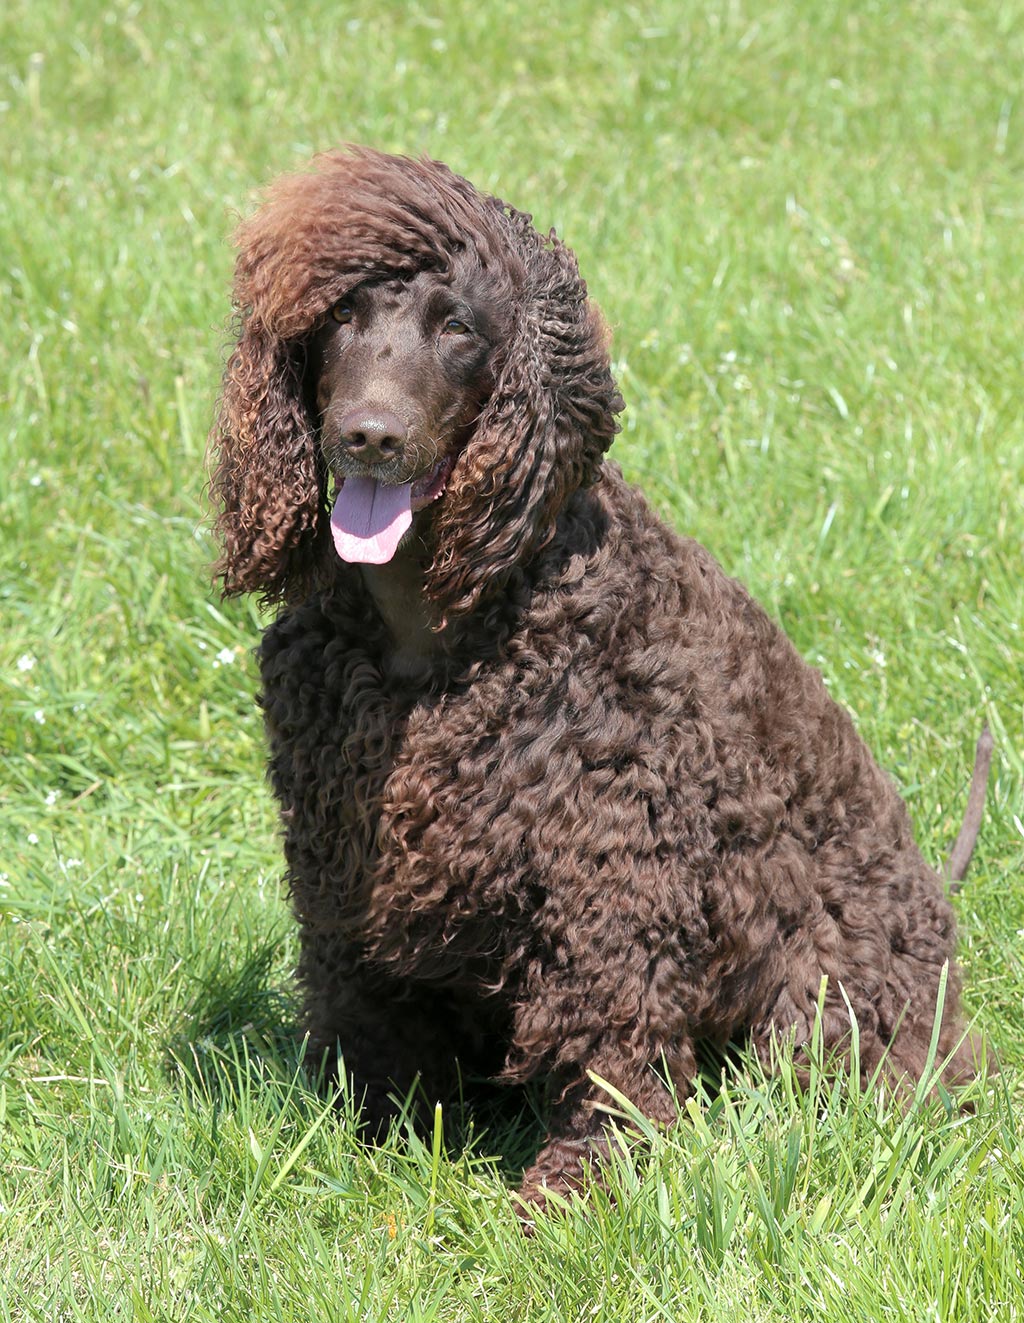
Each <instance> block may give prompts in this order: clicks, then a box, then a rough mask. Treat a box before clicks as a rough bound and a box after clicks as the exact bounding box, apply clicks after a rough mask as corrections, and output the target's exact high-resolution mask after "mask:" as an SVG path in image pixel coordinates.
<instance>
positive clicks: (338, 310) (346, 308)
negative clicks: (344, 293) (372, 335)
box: [331, 299, 355, 326]
mask: <svg viewBox="0 0 1024 1323" xmlns="http://www.w3.org/2000/svg"><path fill="white" fill-rule="evenodd" d="M354 315H355V313H354V310H353V308H352V304H351V303H349V301H348V299H342V300H341V301H340V302H339V303H336V304H335V305H334V307H333V308H332V309H331V316H332V317H333V318H334V320H335V321H336V322H340V323H341V324H342V326H347V325H348V323H349V322H350V321H351V320H352V318H353V316H354Z"/></svg>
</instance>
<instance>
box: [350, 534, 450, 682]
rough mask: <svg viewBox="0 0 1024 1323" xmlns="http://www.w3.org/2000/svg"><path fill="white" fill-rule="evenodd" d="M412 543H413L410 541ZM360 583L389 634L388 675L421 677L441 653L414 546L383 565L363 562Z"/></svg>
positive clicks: (429, 669)
mask: <svg viewBox="0 0 1024 1323" xmlns="http://www.w3.org/2000/svg"><path fill="white" fill-rule="evenodd" d="M414 545H415V544H414ZM361 568H362V575H363V582H364V583H365V584H366V587H367V589H368V591H369V593H370V596H371V597H372V598H373V601H374V604H375V605H376V607H377V610H378V611H379V612H380V616H381V619H382V620H383V622H384V624H385V626H386V627H387V631H388V634H389V635H390V637H391V648H390V650H389V652H388V654H387V655H386V656H385V658H384V666H385V669H386V670H387V671H388V673H389V674H391V675H394V676H398V677H400V678H403V679H420V678H425V677H426V676H427V675H429V673H430V672H431V671H433V670H434V668H435V666H436V665H437V663H438V661H439V660H440V658H441V657H442V655H443V653H444V646H443V644H442V642H441V639H440V637H439V635H438V633H437V631H436V630H435V629H433V628H432V626H433V625H434V623H435V619H434V615H433V614H432V612H431V609H430V604H429V602H428V601H427V598H426V594H425V593H424V581H425V571H424V564H423V561H422V560H421V558H420V555H419V554H417V550H416V549H410V550H408V551H406V550H404V549H403V550H400V551H399V552H398V553H397V554H396V555H395V557H394V559H392V560H390V561H389V562H388V563H387V564H386V565H363V566H362V567H361Z"/></svg>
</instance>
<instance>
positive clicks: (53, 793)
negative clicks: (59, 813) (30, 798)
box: [46, 790, 60, 808]
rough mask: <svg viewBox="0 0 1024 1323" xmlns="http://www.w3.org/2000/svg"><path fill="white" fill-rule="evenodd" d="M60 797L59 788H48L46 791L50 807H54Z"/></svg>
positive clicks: (47, 802)
mask: <svg viewBox="0 0 1024 1323" xmlns="http://www.w3.org/2000/svg"><path fill="white" fill-rule="evenodd" d="M58 799H60V791H59V790H48V791H47V792H46V804H47V807H48V808H53V806H54V804H56V802H57V800H58Z"/></svg>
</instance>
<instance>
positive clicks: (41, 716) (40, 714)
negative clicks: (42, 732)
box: [32, 707, 46, 726]
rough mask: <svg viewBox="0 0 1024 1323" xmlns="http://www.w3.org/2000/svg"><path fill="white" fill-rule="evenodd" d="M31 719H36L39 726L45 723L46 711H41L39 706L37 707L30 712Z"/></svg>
mask: <svg viewBox="0 0 1024 1323" xmlns="http://www.w3.org/2000/svg"><path fill="white" fill-rule="evenodd" d="M32 720H33V721H37V722H38V723H39V725H40V726H45V725H46V713H45V712H44V711H43V709H42V708H41V707H37V708H36V710H35V711H34V712H33V713H32Z"/></svg>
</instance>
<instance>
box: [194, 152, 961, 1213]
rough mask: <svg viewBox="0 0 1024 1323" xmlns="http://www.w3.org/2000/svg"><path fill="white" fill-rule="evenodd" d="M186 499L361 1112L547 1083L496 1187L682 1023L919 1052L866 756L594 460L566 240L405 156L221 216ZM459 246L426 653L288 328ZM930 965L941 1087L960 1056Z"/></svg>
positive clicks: (757, 621)
mask: <svg viewBox="0 0 1024 1323" xmlns="http://www.w3.org/2000/svg"><path fill="white" fill-rule="evenodd" d="M238 242H239V246H240V250H241V251H240V256H239V258H238V263H237V272H236V283H235V303H236V307H237V309H238V311H239V314H240V332H239V339H238V344H237V348H236V349H235V351H234V353H233V355H232V356H231V359H230V361H229V363H228V367H227V371H226V375H225V380H224V389H223V399H222V405H221V412H220V416H219V421H218V423H217V425H216V427H215V429H214V435H213V441H214V445H215V448H216V453H217V466H216V469H215V473H214V479H213V483H214V491H215V494H216V496H217V498H218V500H219V503H220V507H221V513H220V515H219V517H218V519H217V530H218V533H219V536H220V539H221V542H222V545H223V557H222V559H221V561H220V563H219V566H218V573H219V575H220V576H221V578H222V580H223V586H224V590H225V591H226V592H227V593H241V592H248V591H258V592H260V593H261V594H262V595H263V597H264V598H265V599H266V600H268V601H270V602H275V603H279V604H280V607H281V609H280V614H279V615H278V617H277V619H276V620H275V622H274V623H273V624H272V625H271V626H270V628H269V629H268V630H267V632H266V634H265V636H264V639H263V643H262V647H261V650H260V665H261V671H262V683H263V696H262V704H263V707H264V711H265V715H266V724H267V730H268V734H269V740H270V747H271V763H270V775H271V780H272V783H273V788H274V791H275V793H276V795H277V797H278V799H279V801H280V805H281V814H282V820H283V824H284V830H285V852H286V856H287V862H288V877H289V884H290V890H291V896H292V900H293V904H294V910H295V914H296V917H297V919H298V922H299V924H300V926H301V940H302V954H301V962H300V967H299V978H300V981H301V986H302V989H303V993H304V998H305V1012H304V1023H305V1027H306V1028H307V1029H308V1032H309V1035H310V1040H311V1044H312V1049H313V1051H314V1053H317V1054H323V1053H325V1052H326V1053H334V1052H336V1051H338V1050H339V1049H340V1053H341V1055H342V1057H343V1060H344V1067H345V1069H346V1071H347V1072H349V1074H350V1076H351V1077H352V1080H353V1083H354V1086H355V1087H356V1088H357V1089H358V1091H359V1093H360V1095H361V1096H362V1097H363V1100H364V1102H363V1106H364V1117H365V1118H366V1120H367V1122H368V1124H370V1125H371V1126H375V1127H380V1126H383V1125H386V1124H387V1122H388V1120H389V1119H390V1118H391V1117H392V1116H393V1115H394V1114H395V1108H396V1102H395V1099H396V1098H401V1097H402V1095H403V1094H404V1093H405V1092H406V1091H407V1090H409V1089H411V1088H412V1087H413V1086H414V1085H415V1082H416V1081H417V1079H418V1080H419V1081H420V1083H421V1085H422V1088H423V1091H424V1092H425V1094H426V1096H427V1097H428V1098H429V1099H431V1100H432V1099H434V1098H442V1097H449V1096H450V1094H451V1090H452V1087H453V1080H454V1078H455V1074H454V1072H455V1066H456V1062H460V1063H461V1064H462V1065H463V1066H464V1067H468V1068H469V1069H471V1070H476V1071H481V1072H483V1073H484V1074H486V1075H488V1076H491V1077H494V1078H498V1079H500V1080H502V1081H522V1080H527V1079H532V1078H541V1079H544V1080H546V1081H547V1082H549V1083H550V1084H551V1086H552V1088H551V1090H550V1097H551V1100H552V1101H551V1109H550V1118H549V1133H548V1136H547V1140H546V1142H545V1145H544V1147H543V1149H542V1151H541V1153H540V1155H539V1156H538V1158H537V1160H536V1162H535V1163H534V1164H533V1166H532V1167H531V1168H530V1169H529V1170H528V1171H527V1172H526V1174H525V1177H524V1180H523V1186H522V1189H523V1193H524V1195H525V1196H526V1198H527V1199H533V1200H538V1199H542V1198H543V1192H544V1190H545V1189H552V1188H553V1189H556V1190H559V1191H562V1192H565V1191H566V1190H569V1189H572V1188H575V1187H576V1186H578V1184H579V1183H580V1180H581V1177H582V1175H583V1173H584V1170H585V1159H586V1155H587V1154H588V1153H589V1152H590V1151H591V1150H592V1149H593V1147H594V1146H595V1145H599V1144H600V1142H601V1133H602V1132H601V1120H600V1114H599V1113H598V1112H596V1111H595V1108H594V1104H595V1102H597V1101H599V1099H600V1096H601V1095H600V1091H599V1089H598V1088H597V1086H595V1085H594V1084H593V1083H592V1082H591V1081H590V1079H589V1078H588V1072H592V1073H594V1074H596V1075H597V1076H600V1077H601V1078H603V1079H605V1080H607V1081H610V1082H611V1083H612V1084H613V1085H615V1086H616V1087H617V1088H619V1089H620V1090H622V1091H623V1092H624V1093H625V1094H627V1095H629V1096H630V1097H631V1098H632V1099H634V1101H635V1102H636V1103H637V1104H638V1106H640V1107H641V1108H642V1109H643V1110H644V1111H645V1112H646V1113H647V1114H649V1115H650V1116H652V1117H654V1118H656V1119H659V1120H664V1121H669V1120H671V1119H672V1118H673V1117H674V1116H675V1111H674V1108H673V1105H672V1103H671V1100H670V1093H669V1091H668V1090H667V1089H666V1084H665V1079H664V1075H665V1073H666V1072H667V1075H668V1077H669V1078H670V1080H671V1083H672V1085H673V1086H674V1088H675V1090H676V1091H677V1092H678V1093H679V1094H681V1095H683V1094H685V1093H686V1092H687V1090H688V1089H689V1087H690V1083H691V1081H692V1079H693V1076H694V1074H695V1071H696V1058H695V1045H696V1043H697V1042H698V1040H702V1039H707V1040H714V1041H715V1042H717V1043H724V1042H726V1041H727V1040H730V1039H732V1038H733V1037H735V1036H737V1035H744V1036H746V1037H748V1038H749V1039H750V1040H751V1041H752V1042H753V1044H754V1046H755V1048H756V1049H757V1050H758V1051H759V1052H760V1053H762V1054H763V1055H764V1056H765V1057H766V1058H768V1057H770V1051H771V1044H772V1041H773V1038H774V1036H776V1035H783V1036H784V1035H787V1034H789V1035H792V1036H793V1037H794V1038H795V1041H796V1043H797V1044H798V1045H802V1044H807V1043H808V1042H809V1041H810V1038H811V1034H812V1026H813V1024H814V1020H815V1013H816V1008H817V1005H818V1001H819V993H820V990H821V985H822V980H823V979H826V980H827V983H826V986H825V992H824V1001H823V1018H822V1029H821V1032H822V1035H823V1039H824V1043H825V1046H826V1048H827V1049H830V1050H835V1051H836V1052H839V1053H841V1052H843V1051H845V1050H847V1049H848V1045H849V1042H850V1037H851V1025H850V1014H849V1010H848V1008H847V1005H846V1000H847V999H848V1001H849V1004H850V1006H851V1007H852V1009H853V1012H854V1013H855V1015H856V1020H857V1026H858V1032H859V1053H860V1067H861V1071H862V1073H863V1074H864V1076H868V1075H870V1074H871V1073H872V1072H873V1071H875V1069H876V1068H877V1067H879V1066H880V1065H881V1066H882V1070H883V1072H884V1074H885V1075H886V1077H887V1078H889V1079H890V1080H892V1081H898V1080H900V1079H901V1078H907V1077H909V1078H910V1079H911V1080H914V1079H917V1078H918V1077H919V1076H920V1075H921V1073H922V1071H923V1070H924V1068H925V1064H926V1058H927V1055H928V1048H929V1040H930V1037H931V1033H932V1027H933V1020H934V1016H935V1010H936V1003H937V996H938V992H939V986H940V978H941V976H942V973H943V970H944V968H946V967H947V965H951V962H952V960H953V954H954V944H955V934H954V920H953V913H952V910H951V907H950V904H949V902H948V900H947V899H946V896H945V894H944V890H943V887H942V884H941V882H940V880H939V878H938V876H937V875H936V873H935V872H933V870H932V869H931V868H930V867H929V866H928V865H927V864H926V863H925V862H924V860H923V859H922V857H921V855H920V853H919V852H918V850H917V848H916V846H915V844H914V841H913V837H912V832H911V826H910V822H909V819H908V814H907V811H906V809H905V807H904V804H903V803H902V801H901V799H900V797H899V795H898V794H897V792H896V790H895V788H894V786H893V784H892V783H891V781H890V780H889V779H888V777H887V776H886V775H885V774H884V773H883V772H881V771H880V770H879V768H878V767H877V765H876V764H875V762H874V761H873V760H872V758H871V755H870V754H869V753H868V751H867V749H866V748H865V746H864V744H863V743H862V742H861V740H860V739H859V738H858V736H857V734H856V733H855V731H854V729H853V726H852V723H851V721H850V719H849V717H848V715H847V714H846V713H845V712H844V711H843V710H842V709H840V708H839V707H838V706H837V705H836V704H835V703H834V702H833V701H832V699H831V698H830V697H829V695H828V694H827V692H826V690H825V687H824V684H823V682H822V680H821V678H820V676H819V675H818V673H817V672H816V671H814V670H813V669H812V668H811V667H810V666H808V665H806V664H805V663H804V662H803V661H802V660H801V658H800V657H799V656H798V655H797V654H796V652H795V651H794V649H793V647H792V646H791V644H790V643H789V642H788V641H787V639H786V638H785V636H784V635H783V633H782V632H781V631H780V629H779V628H778V627H777V626H776V625H775V623H774V622H773V621H772V620H770V619H769V618H768V616H767V615H766V614H765V612H764V611H763V610H762V609H761V608H760V607H759V606H758V605H757V604H756V603H755V602H754V601H753V600H752V599H751V598H750V596H749V595H748V594H747V592H746V591H745V590H744V588H743V587H742V586H741V585H740V584H739V583H737V582H736V581H735V580H733V579H730V578H728V577H727V576H726V575H725V574H724V573H723V571H722V570H721V569H720V567H719V566H718V565H717V564H716V562H715V561H714V560H713V559H712V557H711V556H710V555H709V553H708V552H707V551H705V550H704V549H703V548H702V547H701V546H699V545H698V544H697V543H695V542H693V541H691V540H688V539H685V538H680V537H678V536H677V535H676V534H675V533H674V532H672V531H671V530H670V529H668V528H666V527H665V526H664V525H663V524H662V523H661V522H659V520H658V519H657V518H656V517H655V515H654V514H653V513H652V512H651V510H650V508H649V507H648V506H647V504H646V503H645V501H644V499H643V497H642V496H641V495H640V494H639V493H638V492H637V491H635V490H633V489H632V488H631V487H629V486H628V485H627V484H626V483H625V482H624V481H623V479H622V476H621V474H620V473H619V471H618V469H617V468H615V467H614V466H612V465H610V464H608V463H607V462H605V461H604V460H603V455H604V452H605V451H606V449H607V448H608V446H609V444H610V442H611V440H612V437H613V435H614V433H615V432H616V430H617V427H616V422H615V415H616V413H617V411H618V410H619V409H620V408H621V401H620V399H619V397H618V395H617V392H616V389H615V385H614V382H613V380H612V377H611V373H610V369H609V362H608V350H607V336H606V334H605V330H604V327H603V324H602V321H601V319H600V316H599V315H598V313H597V312H596V311H595V310H594V309H593V308H592V307H591V305H590V304H589V303H588V300H587V293H586V287H585V285H584V283H583V281H582V280H581V279H580V276H579V273H578V270H577V266H576V262H575V259H574V257H573V254H572V253H571V252H570V250H569V249H567V248H566V247H564V246H563V245H562V244H561V243H560V242H559V240H558V239H557V238H556V237H555V236H554V234H553V233H552V234H550V235H549V236H547V237H546V238H545V237H542V236H541V235H539V234H538V233H537V232H536V231H535V230H534V228H533V226H532V224H531V221H530V218H529V217H528V216H526V215H523V214H522V213H520V212H518V211H515V210H514V209H512V208H510V207H507V206H505V205H504V204H503V203H501V202H500V201H499V200H497V199H495V198H493V197H489V196H485V195H482V194H480V193H479V192H477V191H476V190H475V189H474V188H473V187H472V186H471V185H470V184H468V183H467V182H466V181H465V180H463V179H461V178H459V177H458V176H456V175H454V174H453V173H451V172H450V171H449V170H448V169H447V168H446V167H444V166H442V165H439V164H436V163H434V162H431V161H426V160H420V161H414V160H409V159H405V158H398V157H390V156H385V155H381V154H378V153H376V152H372V151H368V150H349V151H345V152H338V153H331V154H327V155H325V156H323V157H321V158H318V160H317V162H316V165H315V168H314V169H313V170H312V172H310V173H306V174H301V175H297V176H294V177H290V178H285V179H283V180H281V181H279V182H278V183H277V184H276V185H274V186H273V187H272V189H271V191H270V193H269V196H268V198H267V199H266V201H265V203H264V205H263V207H262V208H261V209H260V210H259V211H258V212H257V213H256V215H255V216H254V217H253V218H252V219H250V220H249V221H247V222H246V223H244V224H243V226H242V227H241V230H240V232H239V236H238ZM467 265H469V266H470V267H472V270H473V271H474V273H475V276H474V279H477V280H479V279H480V277H481V275H482V278H483V280H484V284H485V287H486V289H487V291H488V296H489V297H490V298H492V299H493V300H494V301H495V304H496V305H498V306H500V308H501V309H502V316H503V325H504V326H505V331H504V333H503V340H502V343H500V344H498V345H496V346H495V347H494V350H493V354H492V357H491V371H492V377H493V387H492V388H491V390H490V394H489V396H488V398H487V399H486V401H485V402H484V403H483V404H482V407H481V410H480V412H479V416H478V418H477V419H476V420H475V422H474V424H473V426H472V427H471V428H470V429H469V432H468V434H467V435H466V436H465V437H464V438H463V439H462V442H461V443H460V445H461V448H460V449H459V450H458V452H457V454H456V455H455V459H454V468H453V470H452V474H451V479H450V482H449V485H448V489H447V491H446V492H445V494H444V496H443V498H442V499H440V500H439V501H438V502H436V504H435V506H434V507H433V508H432V509H431V511H430V512H429V514H428V516H427V517H426V522H427V523H428V525H429V536H425V537H424V538H423V539H422V540H421V544H420V545H421V549H425V551H424V553H423V560H424V563H423V564H422V574H421V579H420V581H419V582H420V586H421V592H422V598H423V601H424V602H425V603H426V604H427V609H428V611H429V615H430V619H431V621H432V625H433V634H432V638H433V640H434V643H435V648H434V651H433V652H432V653H431V654H430V662H429V665H428V666H427V667H426V669H422V670H420V671H414V672H411V673H410V672H409V671H408V670H406V669H403V668H401V667H396V666H392V665H391V664H390V659H391V657H392V654H393V652H394V648H395V642H394V638H393V634H392V631H390V630H389V628H388V626H387V624H386V623H385V621H384V619H383V617H382V615H381V613H380V611H379V610H378V609H377V606H376V599H375V598H374V596H373V593H372V592H371V591H370V589H369V588H368V582H367V576H366V575H365V574H364V573H363V572H362V570H361V568H360V567H359V566H355V565H349V564H346V563H345V562H343V561H342V560H340V559H339V558H338V555H337V554H336V552H335V550H334V548H333V546H332V544H331V538H330V534H329V530H328V522H329V489H330V486H331V481H332V477H333V478H334V480H335V481H336V482H337V481H339V479H340V476H343V475H339V474H338V473H337V472H334V473H333V474H332V471H331V465H330V464H329V463H328V462H327V460H326V459H325V448H324V444H323V443H322V442H323V438H322V437H321V419H320V417H319V415H318V412H317V408H316V406H315V405H313V404H311V402H310V401H311V391H310V383H309V380H308V377H309V374H310V371H311V370H312V369H311V366H310V364H311V362H312V361H313V357H314V356H312V355H311V352H310V345H311V342H312V340H313V338H314V336H315V335H316V334H317V332H318V329H319V328H321V327H322V326H323V325H324V323H325V320H326V319H327V318H328V316H329V312H330V309H331V308H332V307H333V306H335V305H336V304H337V302H338V300H339V299H342V298H343V297H344V296H346V295H347V294H349V293H350V292H351V291H353V290H354V289H356V288H357V287H359V286H360V285H361V284H363V283H364V282H367V281H371V282H372V281H381V280H386V281H392V282H395V281H397V282H398V283H399V284H401V282H403V281H409V280H412V279H414V278H415V277H416V276H417V275H418V274H419V273H424V272H433V273H436V277H437V279H438V281H440V282H441V283H444V282H446V281H447V282H457V281H458V280H459V279H460V274H459V273H460V271H462V270H463V269H464V268H465V267H466V266H467ZM957 992H958V989H957V976H956V973H955V970H951V972H950V974H949V984H948V987H947V991H946V998H945V1013H944V1019H943V1023H942V1027H941V1035H940V1040H939V1052H940V1055H941V1056H946V1055H949V1056H950V1057H951V1064H950V1066H949V1068H948V1078H949V1079H951V1080H957V1079H965V1078H967V1077H969V1076H970V1075H971V1074H972V1073H973V1060H972V1055H971V1047H970V1043H969V1041H966V1040H964V1039H963V1034H962V1029H961V1027H960V1022H959V1018H958V1013H957V1000H958V996H957Z"/></svg>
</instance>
